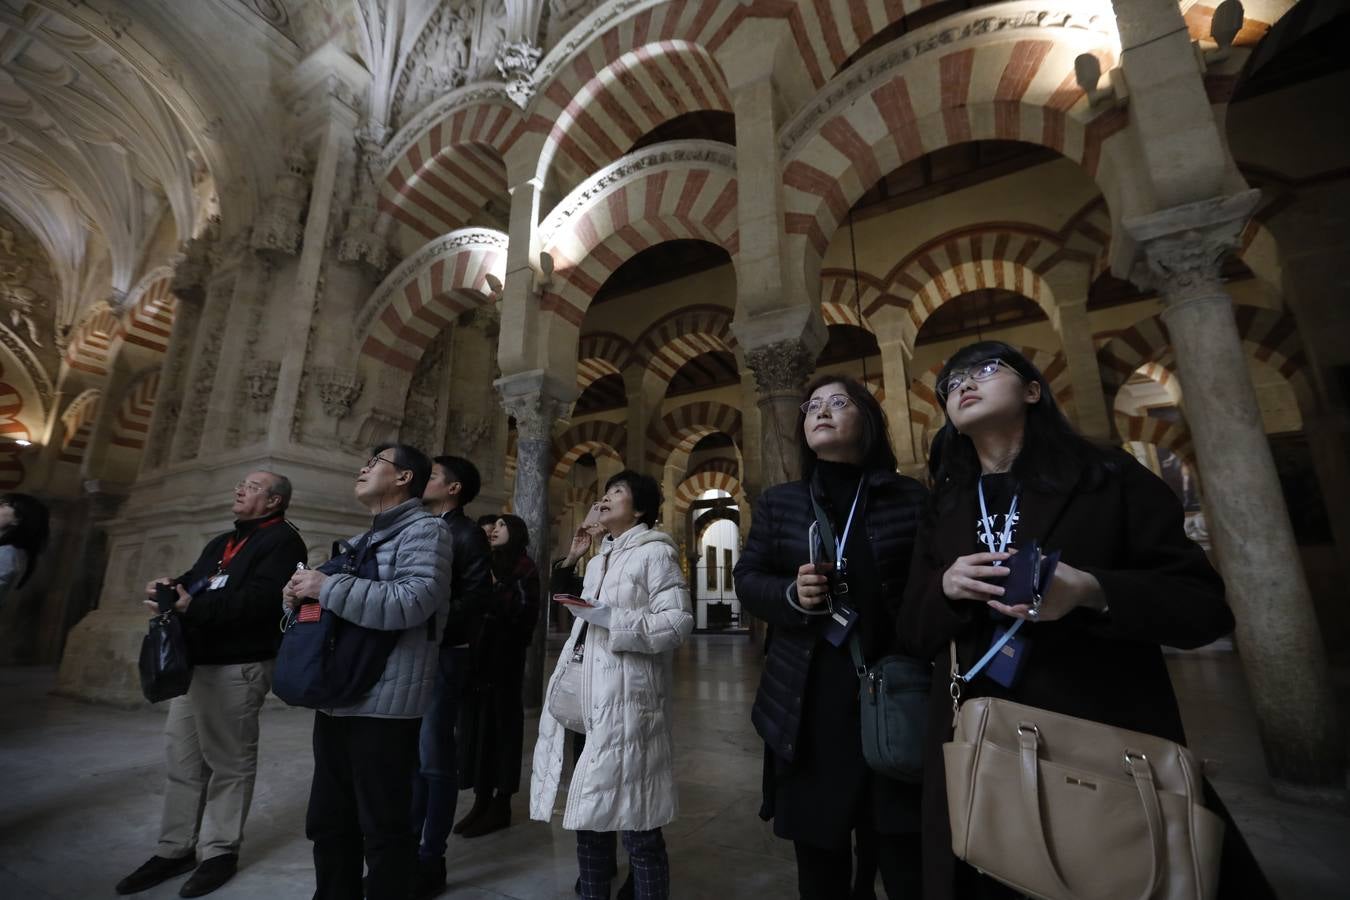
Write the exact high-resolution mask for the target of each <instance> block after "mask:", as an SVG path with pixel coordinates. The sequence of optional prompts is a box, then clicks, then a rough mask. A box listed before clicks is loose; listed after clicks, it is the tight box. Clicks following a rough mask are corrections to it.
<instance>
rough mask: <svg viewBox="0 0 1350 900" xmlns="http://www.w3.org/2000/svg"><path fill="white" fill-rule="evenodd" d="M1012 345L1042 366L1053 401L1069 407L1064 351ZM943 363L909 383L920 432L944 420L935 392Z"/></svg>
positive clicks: (1069, 383)
mask: <svg viewBox="0 0 1350 900" xmlns="http://www.w3.org/2000/svg"><path fill="white" fill-rule="evenodd" d="M1013 349H1015V350H1016V351H1017V352H1018V353H1021V354H1022V355H1023V356H1025V357H1026V358H1027V359H1029V360H1030V361H1031V364H1032V365H1034V366H1035V367H1036V368H1038V369H1040V370H1041V374H1042V375H1044V376H1045V380H1046V381H1048V382H1049V383H1050V393H1052V394H1054V395H1055V402H1056V403H1058V404H1059V405H1060V407H1061V408H1062V409H1064V410H1065V411H1066V412H1067V411H1069V410H1072V409H1073V381H1072V379H1071V378H1070V377H1069V365H1068V362H1067V361H1066V360H1065V358H1064V354H1063V353H1059V352H1055V351H1051V350H1043V349H1041V348H1040V347H1028V346H1021V347H1014V348H1013ZM944 365H946V363H945V361H944V362H940V363H938V364H936V365H934V366H932V367H931V368H929V369H928V371H926V372H924V373H923V375H922V376H920V377H919V378H918V379H917V380H916V381H915V382H914V384H913V385H912V386H911V387H910V390H909V420H910V424H911V425H913V426H914V427H915V428H917V429H919V431H920V433H923V432H926V431H928V430H929V429H930V428H931V429H936V428H940V427H941V426H942V423H943V421H944V420H945V415H944V413H943V410H942V401H941V400H939V399H938V395H937V377H938V373H939V372H941V371H942V367H943V366H944Z"/></svg>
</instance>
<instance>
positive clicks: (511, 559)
mask: <svg viewBox="0 0 1350 900" xmlns="http://www.w3.org/2000/svg"><path fill="white" fill-rule="evenodd" d="M492 519H493V521H501V522H502V523H503V524H504V525H506V543H505V544H504V545H503V546H501V547H493V548H492V571H493V572H494V573H496V575H497V580H498V581H501V580H503V579H506V578H508V577H510V575H511V573H512V572H514V571H515V570H516V566H517V565H518V564H519V563H520V558H521V557H522V556H524V555H525V551H526V549H527V548H528V547H529V546H530V529H529V527H528V526H527V525H526V524H525V520H524V519H522V518H521V517H520V516H513V515H511V514H510V513H500V514H498V515H495V516H493V517H492Z"/></svg>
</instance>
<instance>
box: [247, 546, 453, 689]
mask: <svg viewBox="0 0 1350 900" xmlns="http://www.w3.org/2000/svg"><path fill="white" fill-rule="evenodd" d="M375 546H376V545H374V544H371V543H370V540H369V535H367V536H366V537H365V538H363V539H362V540H361V541H360V542H359V543H358V545H357V546H356V547H355V548H352V547H350V546H348V545H347V544H345V543H343V542H337V543H335V544H334V545H333V547H334V556H333V558H332V559H330V560H329V561H328V562H326V563H324V564H323V565H321V566H319V571H320V572H323V573H325V574H328V575H355V576H356V577H357V578H365V579H368V580H370V581H379V580H380V571H379V566H378V564H377V563H376V560H375ZM314 605H315V606H317V605H318V604H317V603H315V604H314ZM305 606H310V604H305ZM301 609H302V610H303V609H304V607H301ZM429 625H430V628H431V629H433V633H434V629H435V627H436V626H435V620H434V619H433V620H432V621H431V622H430V623H429ZM402 634H403V632H401V631H380V630H378V629H374V628H365V627H363V626H361V625H357V624H356V623H354V622H348V621H347V620H345V619H343V618H341V617H340V616H337V615H335V614H334V613H332V612H331V611H329V610H326V609H325V610H322V611H321V612H320V613H319V615H318V616H317V617H311V616H310V615H305V616H303V619H302V616H300V615H297V614H296V613H295V612H294V611H292V612H288V613H287V614H286V620H285V622H284V623H283V625H282V637H281V647H280V649H279V650H278V651H277V664H276V670H275V671H274V672H273V675H272V693H274V694H276V695H277V696H278V697H280V698H281V699H282V700H284V701H285V702H286V703H289V704H290V705H291V706H307V707H309V708H311V709H333V708H336V707H342V706H351V705H352V704H354V703H356V702H357V701H359V700H360V699H361V698H362V697H364V696H365V695H366V694H367V693H369V692H370V689H371V688H373V687H374V686H375V684H376V682H378V681H379V680H380V676H381V675H383V674H384V667H385V665H386V664H387V663H388V662H389V654H390V653H392V652H393V650H394V645H395V644H397V643H398V639H399V637H401V636H402Z"/></svg>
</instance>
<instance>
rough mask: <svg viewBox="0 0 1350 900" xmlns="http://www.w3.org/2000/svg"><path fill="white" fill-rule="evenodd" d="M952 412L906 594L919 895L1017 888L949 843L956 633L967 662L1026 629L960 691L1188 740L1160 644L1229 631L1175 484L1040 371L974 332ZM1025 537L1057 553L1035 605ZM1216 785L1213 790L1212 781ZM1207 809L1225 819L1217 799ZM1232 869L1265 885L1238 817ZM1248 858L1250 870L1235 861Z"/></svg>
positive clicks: (1228, 866)
mask: <svg viewBox="0 0 1350 900" xmlns="http://www.w3.org/2000/svg"><path fill="white" fill-rule="evenodd" d="M937 389H938V396H939V399H940V400H941V401H942V403H943V405H944V410H945V413H946V423H945V424H944V425H943V427H942V430H941V431H940V432H939V433H938V435H937V437H936V438H935V439H934V442H933V448H932V454H931V457H930V460H929V470H930V472H931V474H932V478H933V495H932V500H931V505H930V507H929V510H928V513H927V515H926V516H925V523H924V532H923V535H922V536H921V538H920V541H919V546H918V548H917V549H916V552H915V556H914V565H913V568H912V571H911V575H910V586H909V590H908V592H907V594H906V598H905V602H904V604H903V605H902V606H901V617H900V628H899V632H898V633H899V635H900V638H901V644H902V646H903V647H904V649H905V650H906V651H907V652H909V653H910V654H912V655H914V656H917V657H919V658H922V659H933V660H935V661H936V666H935V673H934V679H933V689H932V694H931V698H930V706H929V719H928V741H929V746H928V755H927V760H928V763H927V766H926V770H925V773H924V805H923V816H924V896H925V897H927V898H933V900H939V898H940V900H948V898H952V897H959V898H962V900H965V898H985V897H999V898H1001V897H1016V896H1018V895H1017V894H1016V893H1015V892H1013V891H1012V890H1010V889H1009V888H1006V887H1004V886H1003V885H1001V884H999V883H997V882H995V881H993V880H992V879H989V878H986V877H983V876H981V875H979V874H978V873H976V872H975V870H974V869H972V868H970V867H969V866H967V865H965V864H964V863H959V864H958V863H957V862H956V861H955V858H954V857H953V855H952V846H951V832H950V827H949V820H948V809H947V798H946V781H945V778H944V771H943V762H942V760H943V754H942V743H943V742H944V741H947V740H949V739H950V737H951V734H952V697H951V694H950V688H951V684H950V683H951V674H950V669H951V663H950V649H949V648H950V642H952V641H955V644H956V649H957V664H958V667H959V670H960V671H961V672H963V673H964V672H968V671H969V670H970V668H971V667H972V666H973V665H974V664H975V663H976V661H977V660H979V659H980V657H982V656H983V655H984V654H985V653H986V651H987V650H988V649H989V648H990V646H991V645H992V644H993V642H994V641H995V639H996V638H995V633H996V630H997V629H999V628H1000V627H1002V628H1005V629H1006V628H1008V627H1010V626H1011V625H1012V624H1013V623H1015V622H1016V621H1017V620H1022V625H1021V626H1019V632H1020V633H1019V634H1018V635H1017V640H1018V642H1019V646H1018V647H1016V648H1015V655H1014V656H1010V657H1008V658H1009V659H1011V660H1013V661H1014V662H1017V661H1018V660H1020V662H1017V665H1015V666H1013V667H1012V668H1011V669H999V670H997V672H996V674H995V676H993V677H991V676H989V675H987V674H984V673H988V672H990V671H991V670H990V669H986V670H984V673H981V674H980V675H978V676H977V677H975V678H974V679H972V680H971V681H970V682H969V683H967V684H965V685H964V687H963V688H962V691H961V693H962V699H963V700H968V699H970V698H972V697H979V696H992V697H999V698H1004V699H1008V700H1012V701H1014V702H1017V703H1021V704H1025V705H1027V706H1033V707H1038V708H1041V709H1045V710H1049V711H1052V712H1057V713H1063V714H1065V715H1070V716H1075V717H1078V718H1082V719H1088V720H1091V721H1095V722H1102V723H1105V724H1109V725H1114V726H1117V727H1120V728H1127V729H1130V730H1132V731H1140V732H1145V733H1148V734H1154V735H1158V736H1160V737H1164V738H1167V739H1169V740H1173V741H1177V742H1184V741H1185V735H1184V733H1183V731H1182V727H1181V716H1180V713H1179V711H1178V709H1177V701H1176V696H1175V695H1174V694H1173V691H1172V683H1171V680H1170V679H1169V677H1168V673H1167V667H1166V665H1165V664H1164V662H1163V655H1162V649H1161V645H1167V646H1172V647H1182V648H1189V647H1198V646H1201V645H1203V644H1207V643H1210V642H1211V641H1214V640H1215V639H1217V638H1219V637H1221V636H1223V635H1224V634H1227V633H1228V632H1229V631H1231V630H1232V628H1233V615H1232V613H1231V612H1230V611H1229V609H1228V606H1227V604H1226V603H1225V602H1224V587H1223V581H1222V580H1221V579H1220V578H1219V576H1218V574H1217V573H1216V572H1215V571H1214V569H1213V567H1212V566H1210V564H1209V561H1208V560H1207V559H1206V557H1205V553H1204V551H1203V550H1202V549H1201V548H1200V547H1198V546H1197V545H1195V544H1194V543H1192V542H1191V541H1190V540H1189V539H1188V538H1187V537H1186V535H1185V533H1184V531H1183V514H1182V510H1181V505H1180V503H1179V502H1178V500H1177V498H1176V497H1175V496H1174V495H1173V493H1172V491H1171V489H1170V488H1168V486H1167V485H1166V484H1165V483H1164V482H1163V481H1162V480H1161V479H1159V478H1157V477H1156V476H1155V475H1153V473H1151V472H1149V471H1148V470H1147V469H1145V468H1144V467H1143V466H1141V465H1140V464H1139V463H1138V462H1136V461H1135V460H1134V458H1133V457H1131V456H1130V455H1129V454H1128V453H1126V452H1124V451H1123V450H1119V449H1110V448H1105V447H1099V446H1097V445H1095V444H1093V443H1092V442H1090V441H1088V440H1087V439H1085V438H1083V437H1082V436H1081V435H1079V434H1078V433H1077V432H1076V431H1074V429H1073V427H1072V426H1071V425H1070V424H1069V422H1068V420H1067V419H1066V418H1065V417H1064V414H1063V413H1062V412H1061V411H1060V409H1059V406H1058V405H1057V404H1056V403H1055V399H1054V397H1053V396H1052V395H1051V393H1050V385H1049V383H1048V382H1047V381H1046V379H1045V376H1044V375H1043V374H1042V373H1041V372H1040V371H1039V370H1038V369H1037V368H1036V367H1035V366H1034V365H1032V363H1031V362H1030V361H1029V360H1027V359H1026V357H1024V356H1023V355H1022V354H1021V353H1018V352H1017V351H1016V350H1014V349H1013V348H1012V347H1010V346H1008V345H1007V344H1004V343H1001V342H998V341H983V342H980V343H976V344H971V345H969V346H967V347H964V348H963V349H961V350H960V351H958V352H957V353H955V354H953V355H952V357H951V358H950V359H949V360H948V361H947V363H946V365H945V366H943V368H942V371H941V373H940V374H939V375H938V379H937ZM1033 541H1037V542H1039V543H1040V545H1041V546H1042V548H1043V549H1044V550H1045V551H1046V552H1052V551H1059V552H1060V553H1061V557H1060V562H1059V564H1058V566H1057V568H1056V569H1055V570H1054V574H1053V577H1052V579H1051V581H1050V583H1049V585H1048V586H1044V585H1043V586H1042V588H1041V594H1042V602H1041V604H1040V605H1039V606H1029V605H1026V604H1019V605H1013V606H1010V605H1007V604H1005V603H1003V602H1002V600H1001V598H1002V597H1003V595H1004V589H1003V588H1002V587H1001V586H1000V582H1001V581H1003V580H1004V578H1005V577H1006V574H1007V569H1006V568H1005V567H1004V563H1006V561H1007V560H1009V559H1010V558H1011V557H1012V555H1013V552H1014V551H1017V550H1022V549H1027V548H1030V547H1031V545H1032V543H1033ZM1210 793H1211V794H1212V792H1210ZM1207 805H1209V806H1210V807H1211V808H1212V809H1215V811H1216V812H1219V813H1220V814H1221V815H1222V814H1223V813H1222V808H1221V805H1219V804H1218V800H1217V797H1214V796H1210V797H1207ZM1224 868H1225V872H1224V875H1223V878H1221V881H1220V890H1221V891H1223V884H1224V880H1225V879H1226V880H1228V881H1229V882H1230V884H1231V885H1232V886H1237V884H1238V883H1243V884H1245V887H1246V888H1247V889H1251V890H1253V891H1257V893H1253V894H1250V895H1249V896H1268V895H1269V893H1268V889H1266V893H1264V894H1263V893H1260V890H1261V888H1260V886H1261V885H1262V884H1263V883H1264V880H1263V879H1262V878H1261V874H1260V871H1259V870H1258V869H1256V867H1255V865H1254V863H1253V862H1252V861H1251V858H1250V854H1248V853H1246V848H1245V846H1243V845H1242V843H1241V838H1240V836H1238V835H1237V833H1236V829H1232V828H1231V823H1230V835H1229V839H1228V841H1226V843H1225V849H1224ZM1239 870H1243V871H1242V874H1236V873H1237V872H1238V871H1239Z"/></svg>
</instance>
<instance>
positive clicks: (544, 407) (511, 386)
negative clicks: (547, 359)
mask: <svg viewBox="0 0 1350 900" xmlns="http://www.w3.org/2000/svg"><path fill="white" fill-rule="evenodd" d="M492 384H493V387H495V388H496V389H497V394H498V396H500V397H501V401H502V408H503V409H505V410H506V413H507V415H509V416H511V417H512V418H514V419H515V420H516V432H517V434H519V436H520V440H522V441H547V440H549V439H550V438H551V437H552V433H553V423H554V422H556V421H557V420H559V419H561V418H564V417H565V416H566V415H567V413H568V410H569V408H570V407H571V405H572V401H573V400H575V399H576V393H577V390H576V386H575V385H572V386H571V387H570V389H569V387H568V386H567V385H563V384H561V383H559V382H558V381H557V380H556V379H554V378H551V377H549V376H548V375H547V374H546V373H544V372H543V371H542V370H536V371H533V372H521V373H519V374H516V375H507V376H504V377H502V378H498V379H497V380H496V381H494V382H493V383H492Z"/></svg>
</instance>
